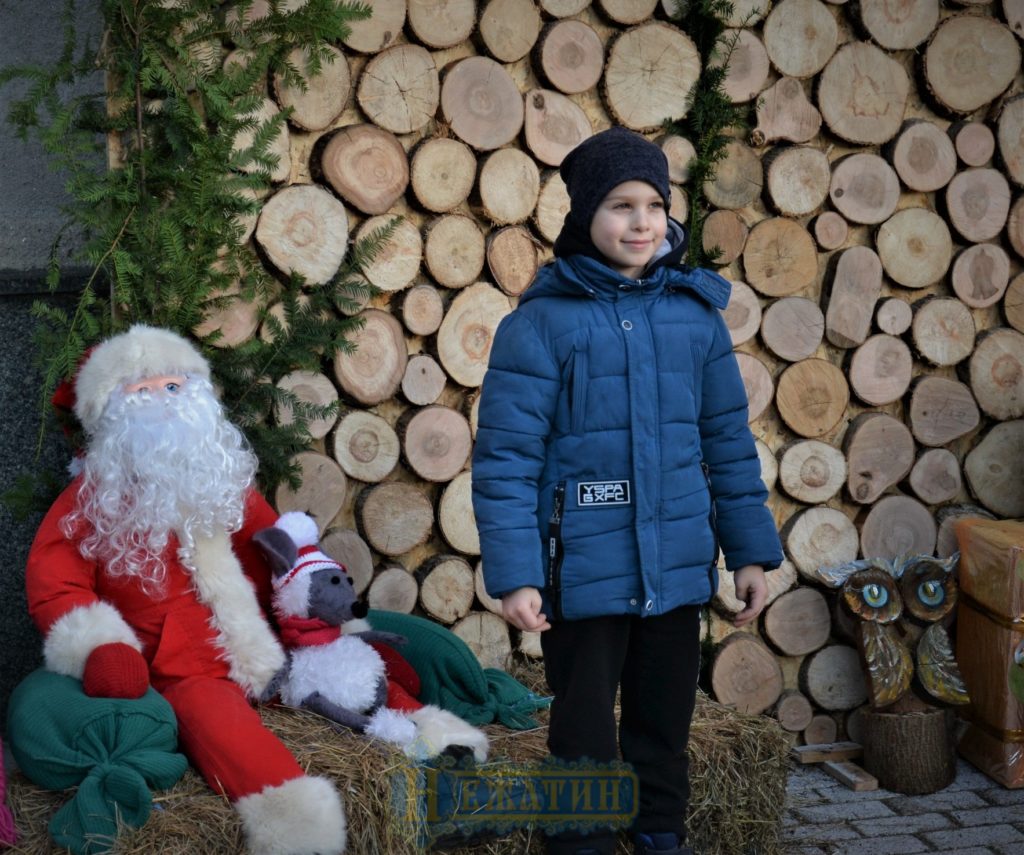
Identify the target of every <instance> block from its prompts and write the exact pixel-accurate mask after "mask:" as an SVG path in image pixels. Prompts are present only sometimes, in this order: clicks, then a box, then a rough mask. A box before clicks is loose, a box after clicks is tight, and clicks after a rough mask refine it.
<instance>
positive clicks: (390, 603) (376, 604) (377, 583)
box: [366, 564, 420, 615]
mask: <svg viewBox="0 0 1024 855" xmlns="http://www.w3.org/2000/svg"><path fill="white" fill-rule="evenodd" d="M419 595H420V587H419V585H418V584H416V577H415V576H413V575H412V573H410V572H409V571H408V570H406V569H405V568H404V567H399V566H397V565H394V564H393V565H391V566H390V567H384V568H382V569H381V570H378V571H377V574H376V575H375V576H374V577H373V581H372V582H371V583H370V592H369V594H367V597H366V599H367V603H368V604H369V606H370V608H371V609H379V610H381V611H386V612H399V613H400V614H406V615H407V614H411V613H412V610H413V609H414V608H416V600H417V599H418V598H419Z"/></svg>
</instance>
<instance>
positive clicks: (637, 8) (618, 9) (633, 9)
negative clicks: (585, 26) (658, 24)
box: [597, 0, 658, 27]
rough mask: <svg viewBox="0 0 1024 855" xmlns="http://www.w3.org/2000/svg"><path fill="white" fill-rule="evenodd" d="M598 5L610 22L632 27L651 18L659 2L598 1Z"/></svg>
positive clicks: (636, 0) (654, 0)
mask: <svg viewBox="0 0 1024 855" xmlns="http://www.w3.org/2000/svg"><path fill="white" fill-rule="evenodd" d="M597 5H598V7H599V8H600V9H601V12H602V13H603V14H604V16H605V17H606V18H608V19H609V20H610V21H612V22H614V23H616V24H619V25H621V26H624V27H631V26H633V25H634V24H639V23H641V22H642V21H646V20H647V19H648V18H650V17H651V15H653V14H654V9H655V7H656V6H657V5H658V0H597Z"/></svg>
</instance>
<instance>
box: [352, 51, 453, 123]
mask: <svg viewBox="0 0 1024 855" xmlns="http://www.w3.org/2000/svg"><path fill="white" fill-rule="evenodd" d="M440 97H441V82H440V80H439V79H438V76H437V66H436V65H434V58H433V57H432V56H431V55H430V53H428V52H427V50H426V49H425V48H422V47H420V46H419V45H395V46H394V47H390V48H388V49H387V50H384V51H382V52H381V53H378V54H376V55H375V56H374V57H373V58H372V59H371V60H370V61H369V62H368V63H367V64H366V67H365V68H364V69H363V74H362V77H360V78H359V88H358V89H357V90H356V99H357V100H358V101H359V106H360V107H361V108H362V110H363V112H364V113H366V115H367V117H368V118H369V119H370V121H372V122H373V123H374V124H375V125H377V126H378V127H381V128H384V130H386V131H391V133H393V134H409V133H412V132H413V131H418V130H419V129H420V128H422V127H423V126H424V125H426V124H427V122H429V121H430V120H431V119H433V117H434V113H436V112H437V105H438V102H439V100H440Z"/></svg>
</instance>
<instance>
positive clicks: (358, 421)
mask: <svg viewBox="0 0 1024 855" xmlns="http://www.w3.org/2000/svg"><path fill="white" fill-rule="evenodd" d="M332 451H333V454H334V459H335V460H337V461H338V464H339V465H340V466H341V468H342V469H344V470H345V474H346V475H348V476H349V477H350V478H356V479H358V480H359V481H366V482H368V483H376V482H378V481H383V480H384V479H385V478H387V477H388V475H390V474H391V472H392V470H393V469H394V468H395V465H396V464H397V463H398V457H399V453H400V445H399V442H398V435H397V434H396V433H395V430H394V428H392V427H391V425H389V424H388V423H387V422H386V421H385V420H384V419H382V418H381V417H380V416H378V415H377V414H376V413H371V412H368V411H366V410H351V411H349V412H348V413H346V414H345V415H344V416H342V418H341V421H339V422H338V427H337V430H335V431H334V442H333V444H332Z"/></svg>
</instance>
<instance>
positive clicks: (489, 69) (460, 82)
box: [441, 56, 523, 151]
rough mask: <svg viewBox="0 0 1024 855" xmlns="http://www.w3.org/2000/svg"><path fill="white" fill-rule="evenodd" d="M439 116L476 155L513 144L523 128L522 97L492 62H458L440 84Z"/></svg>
mask: <svg viewBox="0 0 1024 855" xmlns="http://www.w3.org/2000/svg"><path fill="white" fill-rule="evenodd" d="M441 112H442V114H443V115H444V120H445V121H446V122H447V123H448V125H449V126H450V127H451V129H452V131H454V132H455V134H456V135H457V136H458V137H459V138H460V139H461V140H463V141H464V142H466V143H468V144H469V145H470V146H472V147H473V148H475V149H476V150H477V151H492V150H494V149H496V148H501V147H502V146H503V145H506V144H507V143H510V142H512V140H514V139H515V138H516V135H517V134H518V133H519V131H520V130H521V129H522V127H523V96H522V95H520V94H519V89H518V88H517V87H516V84H515V81H514V80H513V79H512V77H511V75H510V74H509V73H508V72H507V71H506V70H505V67H504V66H502V65H499V64H498V63H497V62H495V61H494V60H493V59H489V58H488V57H485V56H471V57H467V58H466V59H462V60H459V61H458V62H457V63H456V64H455V65H454V66H453V67H452V68H451V69H450V70H449V71H448V72H447V73H446V74H445V76H444V81H443V82H442V84H441Z"/></svg>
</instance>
